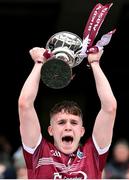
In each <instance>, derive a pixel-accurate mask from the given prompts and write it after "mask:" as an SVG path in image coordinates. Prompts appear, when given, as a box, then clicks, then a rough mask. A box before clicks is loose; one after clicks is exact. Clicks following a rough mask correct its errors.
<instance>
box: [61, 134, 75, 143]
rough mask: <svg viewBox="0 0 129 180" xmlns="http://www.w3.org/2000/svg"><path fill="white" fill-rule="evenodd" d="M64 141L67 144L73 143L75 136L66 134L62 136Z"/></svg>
mask: <svg viewBox="0 0 129 180" xmlns="http://www.w3.org/2000/svg"><path fill="white" fill-rule="evenodd" d="M62 142H63V143H66V144H72V142H73V137H72V136H64V137H62Z"/></svg>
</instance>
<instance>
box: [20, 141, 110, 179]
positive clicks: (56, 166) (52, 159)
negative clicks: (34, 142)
mask: <svg viewBox="0 0 129 180" xmlns="http://www.w3.org/2000/svg"><path fill="white" fill-rule="evenodd" d="M23 152H24V157H25V161H26V166H27V171H28V178H29V179H76V180H77V179H79V180H80V179H100V178H101V173H102V170H103V168H104V165H105V161H106V158H107V152H106V153H104V154H102V155H99V154H98V152H97V150H96V148H95V145H94V143H93V140H92V138H89V139H88V140H87V141H86V142H85V144H84V145H83V146H80V147H78V149H77V151H76V152H75V153H72V154H70V155H66V154H63V153H61V152H60V151H59V150H58V149H57V148H56V147H55V146H54V145H53V144H51V143H49V142H48V141H46V140H45V139H42V141H41V143H40V144H39V146H38V147H37V148H36V150H35V151H34V153H33V154H31V153H29V152H27V151H26V150H25V149H24V150H23Z"/></svg>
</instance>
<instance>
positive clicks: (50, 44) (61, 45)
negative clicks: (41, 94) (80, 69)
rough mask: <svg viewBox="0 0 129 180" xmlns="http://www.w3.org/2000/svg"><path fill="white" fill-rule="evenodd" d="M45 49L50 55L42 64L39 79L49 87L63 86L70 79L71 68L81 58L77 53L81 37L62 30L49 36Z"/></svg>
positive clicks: (79, 61) (80, 47) (80, 60)
mask: <svg viewBox="0 0 129 180" xmlns="http://www.w3.org/2000/svg"><path fill="white" fill-rule="evenodd" d="M46 49H47V50H48V51H50V52H51V53H52V57H51V58H48V59H47V61H46V62H45V63H44V64H43V66H42V68H41V79H42V81H43V82H44V84H46V86H48V87H50V88H53V89H61V88H64V87H66V86H67V85H68V84H69V83H70V81H71V79H72V68H73V67H75V66H77V65H79V64H80V63H81V62H82V60H83V58H82V57H81V56H80V55H79V54H80V50H81V49H82V39H81V38H80V37H79V36H78V35H76V34H74V33H71V32H68V31H62V32H59V33H56V34H54V35H53V36H51V37H50V39H49V40H48V41H47V43H46Z"/></svg>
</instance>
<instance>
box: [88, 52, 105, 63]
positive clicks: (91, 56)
mask: <svg viewBox="0 0 129 180" xmlns="http://www.w3.org/2000/svg"><path fill="white" fill-rule="evenodd" d="M103 52H104V51H103V50H100V51H99V52H97V53H90V54H88V63H89V64H91V63H92V62H94V61H98V62H99V61H100V58H101V56H102V54H103Z"/></svg>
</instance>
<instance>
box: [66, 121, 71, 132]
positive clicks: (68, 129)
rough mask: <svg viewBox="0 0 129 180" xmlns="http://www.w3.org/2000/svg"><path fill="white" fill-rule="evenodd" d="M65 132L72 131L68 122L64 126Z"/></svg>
mask: <svg viewBox="0 0 129 180" xmlns="http://www.w3.org/2000/svg"><path fill="white" fill-rule="evenodd" d="M65 131H72V128H71V124H70V123H69V122H67V123H66V124H65Z"/></svg>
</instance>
